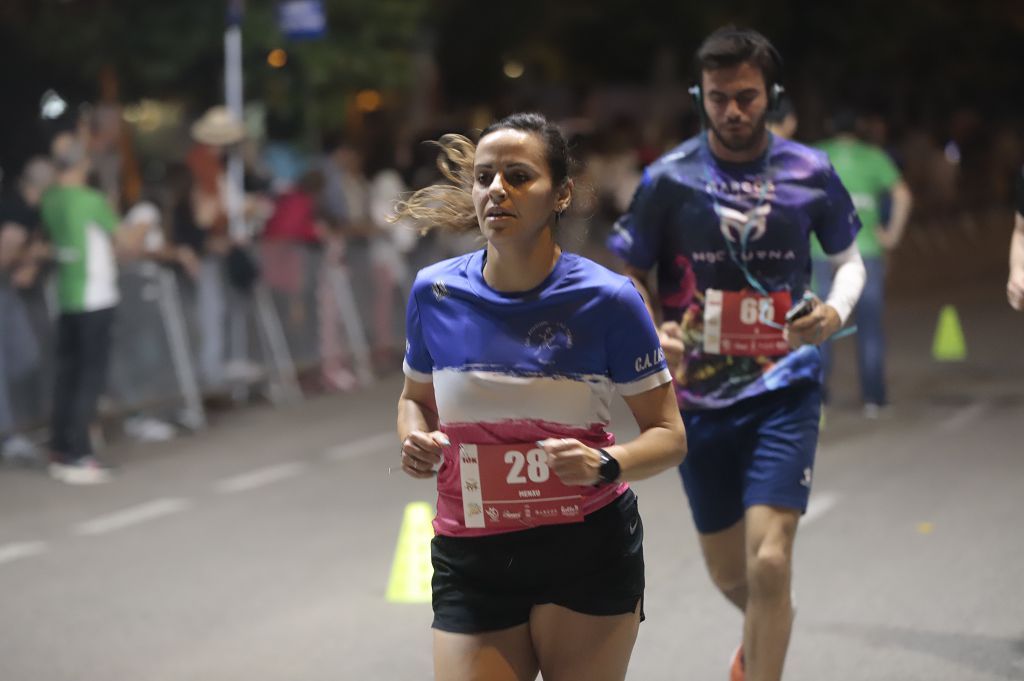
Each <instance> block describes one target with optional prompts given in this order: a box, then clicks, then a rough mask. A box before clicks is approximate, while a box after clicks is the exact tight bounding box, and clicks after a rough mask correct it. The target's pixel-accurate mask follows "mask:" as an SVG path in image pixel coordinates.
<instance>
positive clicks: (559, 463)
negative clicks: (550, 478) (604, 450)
mask: <svg viewBox="0 0 1024 681" xmlns="http://www.w3.org/2000/svg"><path fill="white" fill-rule="evenodd" d="M537 445H538V446H539V447H540V448H541V449H543V450H544V451H545V452H547V455H548V467H549V468H550V469H551V470H552V471H554V472H555V475H557V476H558V479H559V480H561V481H562V482H563V483H564V484H566V485H580V486H586V485H595V484H597V483H598V481H600V479H601V476H600V472H601V453H600V452H598V451H597V450H596V449H592V448H590V447H588V446H586V445H585V444H583V443H582V442H580V441H579V440H574V439H572V438H564V439H562V438H548V439H547V440H540V441H538V442H537Z"/></svg>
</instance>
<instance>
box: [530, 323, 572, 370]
mask: <svg viewBox="0 0 1024 681" xmlns="http://www.w3.org/2000/svg"><path fill="white" fill-rule="evenodd" d="M572 342H573V340H572V331H570V330H569V327H567V326H566V325H565V324H563V323H562V322H539V323H538V324H534V326H533V327H532V328H531V329H530V331H529V332H528V333H527V334H526V347H528V348H531V349H532V350H533V352H534V355H535V356H536V357H537V359H538V360H539V361H540V363H541V364H552V363H553V362H554V361H555V356H556V355H557V354H558V351H560V350H568V349H570V348H572Z"/></svg>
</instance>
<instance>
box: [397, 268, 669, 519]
mask: <svg viewBox="0 0 1024 681" xmlns="http://www.w3.org/2000/svg"><path fill="white" fill-rule="evenodd" d="M485 261H486V252H485V251H483V250H481V251H477V252H474V253H470V254H467V255H464V256H461V257H457V258H453V259H450V260H445V261H443V262H440V263H437V264H435V265H432V266H430V267H427V268H424V269H423V270H421V271H420V273H419V275H418V276H417V277H416V281H415V283H414V284H413V287H412V293H411V295H410V297H409V307H408V311H407V321H406V333H407V343H406V345H407V347H406V354H405V362H404V370H405V374H406V375H407V376H408V377H409V378H410V379H411V380H414V381H419V382H433V384H434V394H435V397H436V400H437V410H438V417H439V421H440V429H441V430H442V431H443V432H444V433H445V434H446V435H448V438H449V440H451V443H452V446H451V447H446V448H445V458H444V464H443V466H442V467H441V470H440V472H439V473H438V483H437V484H438V502H437V518H436V519H435V520H434V527H435V529H436V531H437V532H438V533H439V534H444V535H454V536H474V535H482V534H491V533H492V532H491V531H488V530H485V529H474V528H472V527H469V528H467V527H466V522H465V515H464V508H463V498H462V491H463V488H462V480H461V478H460V471H459V465H458V451H459V445H460V444H465V443H472V444H476V445H494V444H508V443H531V442H536V441H537V440H543V439H546V438H576V439H579V440H580V441H581V442H583V443H585V444H587V445H588V446H592V447H607V446H609V445H611V444H612V443H613V442H614V437H613V436H612V435H611V434H610V433H608V432H607V430H606V427H607V426H608V424H609V422H610V420H611V412H610V407H611V400H612V396H613V393H614V392H615V391H616V390H617V391H618V392H619V393H620V394H622V395H626V396H628V395H636V394H639V393H642V392H645V391H648V390H651V389H653V388H655V387H657V386H659V385H663V384H665V383H667V382H669V381H670V380H671V376H670V374H669V372H668V368H667V366H666V364H665V359H664V354H663V352H662V350H661V345H660V343H659V341H658V335H657V332H656V330H655V328H654V325H653V323H652V322H651V320H650V317H649V315H648V313H647V310H646V308H645V306H644V302H643V299H642V298H641V297H640V294H639V292H637V290H636V288H635V287H634V286H633V284H632V282H631V281H630V280H629V279H627V278H626V277H623V276H620V275H618V274H615V273H613V272H611V271H609V270H607V269H605V268H604V267H602V266H600V265H598V264H596V263H594V262H592V261H590V260H587V259H586V258H583V257H581V256H578V255H574V254H571V253H563V254H562V255H561V257H560V258H559V260H558V262H557V263H556V265H555V267H554V269H553V270H552V272H551V274H550V275H549V276H548V277H547V278H546V279H545V280H544V281H543V282H542V283H541V284H540V285H539V286H537V287H536V288H535V289H532V290H530V291H526V292H517V293H502V292H499V291H495V290H494V289H492V288H491V287H490V286H488V285H487V283H486V282H485V281H484V277H483V267H484V263H485ZM626 489H627V486H626V485H625V484H621V485H606V486H600V487H586V488H580V490H579V494H580V495H581V496H582V499H581V503H582V510H583V513H584V514H587V513H591V512H592V511H594V510H597V509H598V508H601V507H602V506H604V505H606V504H608V503H610V502H611V501H612V500H614V499H615V498H617V497H618V496H619V495H620V494H622V493H623V492H624V491H625V490H626Z"/></svg>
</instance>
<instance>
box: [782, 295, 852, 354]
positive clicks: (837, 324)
mask: <svg viewBox="0 0 1024 681" xmlns="http://www.w3.org/2000/svg"><path fill="white" fill-rule="evenodd" d="M842 326H843V322H842V320H841V319H839V313H838V312H836V309H835V308H834V307H832V306H831V305H828V304H826V303H823V302H821V300H820V299H818V298H815V299H814V309H813V310H811V311H810V312H809V313H808V314H806V315H804V316H803V317H800V318H799V319H796V320H793V321H792V322H790V323H788V324H786V332H785V334H786V341H787V342H788V343H789V347H791V348H793V349H794V350H795V349H796V348H798V347H800V346H801V345H820V344H821V343H824V342H825V341H826V340H828V339H829V338H830V337H831V336H832V334H834V333H835V332H836V331H838V330H839V329H840V328H842Z"/></svg>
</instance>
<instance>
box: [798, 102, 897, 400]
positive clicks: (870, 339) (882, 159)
mask: <svg viewBox="0 0 1024 681" xmlns="http://www.w3.org/2000/svg"><path fill="white" fill-rule="evenodd" d="M856 123H857V117H856V114H855V113H854V112H853V111H849V110H842V111H839V112H837V113H836V115H835V117H834V118H833V121H832V129H833V130H834V131H835V136H834V137H832V138H831V139H828V140H825V141H824V142H822V143H821V144H820V145H819V147H820V148H821V149H822V150H823V151H824V152H826V153H827V154H828V156H829V159H830V160H831V161H832V165H833V166H834V167H835V169H836V172H837V173H838V175H839V179H841V180H842V182H843V185H844V186H845V187H846V188H847V190H848V191H849V192H850V197H851V198H852V199H853V205H854V206H855V207H856V209H857V215H858V217H859V218H860V221H861V225H862V227H861V230H860V232H858V233H857V248H858V249H859V250H860V254H861V257H862V258H863V260H864V267H865V268H866V270H867V280H866V282H865V284H864V291H863V293H861V296H860V300H859V302H858V303H857V307H856V310H855V321H856V324H857V335H856V338H857V366H858V368H859V371H860V385H861V397H862V400H863V403H864V415H865V416H866V417H868V418H877V417H878V416H879V414H880V413H881V409H882V408H883V407H884V406H885V405H886V404H887V402H888V396H887V394H886V381H885V335H884V330H883V328H882V313H883V307H884V306H883V303H884V298H885V254H886V252H887V251H890V250H892V249H893V248H895V247H896V245H897V244H898V243H899V242H900V239H901V238H902V236H903V230H904V228H905V227H906V224H907V219H908V218H909V217H910V208H911V205H912V203H913V200H912V197H911V194H910V189H909V188H908V187H907V184H906V183H905V182H904V181H903V179H902V178H901V177H900V172H899V170H898V169H897V168H896V164H894V163H893V162H892V160H891V159H890V158H889V156H887V155H886V153H885V152H884V151H883V150H882V149H881V148H879V147H876V146H874V145H871V144H867V143H865V142H862V141H861V140H860V139H858V138H857V137H856V135H855V134H854V130H855V128H856ZM887 196H891V201H892V207H891V210H890V214H889V219H888V221H887V222H883V221H882V218H881V215H880V211H879V205H880V202H881V201H882V200H883V198H885V197H887ZM813 246H814V248H813V250H812V252H813V256H814V265H813V267H814V278H815V280H816V282H817V288H818V295H819V296H821V297H822V298H823V299H824V298H827V297H828V294H829V288H830V282H831V281H832V272H831V269H830V266H829V263H828V260H827V259H826V257H825V254H824V252H823V251H822V250H821V247H820V246H819V245H818V243H817V240H815V241H814V244H813ZM821 350H822V375H823V381H822V385H823V386H825V393H824V394H825V395H826V396H827V395H828V388H827V386H828V376H829V371H830V368H831V361H830V360H831V357H830V355H831V348H830V347H829V344H828V343H826V344H825V345H823V346H822V349H821Z"/></svg>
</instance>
